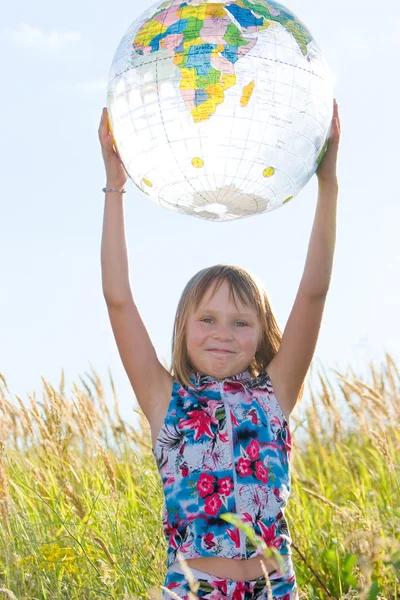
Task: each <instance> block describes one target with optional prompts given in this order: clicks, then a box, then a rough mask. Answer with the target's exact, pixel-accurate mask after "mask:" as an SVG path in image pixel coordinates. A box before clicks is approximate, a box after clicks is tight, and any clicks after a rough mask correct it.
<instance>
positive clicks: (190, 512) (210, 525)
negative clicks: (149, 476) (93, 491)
mask: <svg viewBox="0 0 400 600" xmlns="http://www.w3.org/2000/svg"><path fill="white" fill-rule="evenodd" d="M190 380H191V382H192V383H193V386H190V387H187V386H182V385H181V384H179V383H178V382H176V381H174V384H173V389H172V396H171V400H170V404H169V407H168V411H167V414H166V417H165V420H164V423H163V426H162V428H161V431H160V433H159V435H158V438H157V441H156V444H155V448H154V449H153V454H154V457H155V459H156V462H157V467H158V470H159V473H160V476H161V479H162V484H163V489H164V498H165V503H164V508H163V527H164V534H165V537H166V539H167V542H168V557H167V564H168V566H170V565H171V564H172V563H174V562H176V561H177V560H178V557H177V553H178V551H180V552H181V553H182V554H183V556H184V558H185V559H190V558H197V557H204V556H221V557H226V558H236V559H245V558H252V557H254V556H258V555H259V554H261V553H262V549H260V548H257V547H255V546H254V545H253V544H252V543H251V542H250V540H249V539H248V538H247V537H246V536H245V534H244V533H243V532H242V531H241V530H239V529H238V528H237V527H235V526H234V525H233V524H230V523H227V522H226V521H224V520H223V519H220V518H219V517H220V515H221V514H223V513H225V512H231V513H235V514H237V515H238V516H239V517H240V519H241V520H242V521H243V522H245V523H246V524H250V525H251V526H252V528H253V530H254V531H255V533H256V534H257V535H259V536H260V537H262V538H263V540H264V542H265V543H266V544H267V545H268V546H274V547H275V548H276V549H277V550H278V551H279V552H280V554H284V555H290V554H291V548H290V544H291V537H290V533H289V529H288V524H287V522H286V519H285V516H284V508H285V506H286V504H287V501H288V498H289V494H290V453H291V448H292V443H291V434H290V430H289V427H288V423H287V421H286V419H285V416H284V414H283V412H282V409H281V407H280V405H279V403H278V401H277V399H276V397H275V394H274V390H273V387H272V382H271V380H270V378H269V376H268V374H267V373H266V372H263V373H261V374H260V375H259V376H258V377H257V378H255V379H252V378H251V377H250V374H249V372H248V371H244V372H243V373H239V374H238V375H235V376H233V377H229V378H227V379H224V380H221V381H219V380H216V379H214V378H213V377H209V376H208V375H203V374H200V373H192V376H191V378H190Z"/></svg>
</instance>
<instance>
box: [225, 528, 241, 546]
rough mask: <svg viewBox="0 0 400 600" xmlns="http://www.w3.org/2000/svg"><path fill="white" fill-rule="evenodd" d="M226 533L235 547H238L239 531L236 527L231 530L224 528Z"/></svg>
mask: <svg viewBox="0 0 400 600" xmlns="http://www.w3.org/2000/svg"><path fill="white" fill-rule="evenodd" d="M226 532H227V534H228V535H229V537H230V538H231V540H232V542H234V544H235V547H236V548H240V531H239V529H238V528H237V527H235V529H234V530H233V531H232V529H227V530H226Z"/></svg>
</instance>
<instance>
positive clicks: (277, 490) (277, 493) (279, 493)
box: [272, 487, 282, 500]
mask: <svg viewBox="0 0 400 600" xmlns="http://www.w3.org/2000/svg"><path fill="white" fill-rule="evenodd" d="M272 491H273V493H274V494H275V496H276V499H277V500H282V498H281V490H280V489H279V488H277V487H274V488H272Z"/></svg>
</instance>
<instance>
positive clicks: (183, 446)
mask: <svg viewBox="0 0 400 600" xmlns="http://www.w3.org/2000/svg"><path fill="white" fill-rule="evenodd" d="M185 446H186V442H183V444H182V445H181V447H180V448H179V455H180V456H183V453H184V451H185Z"/></svg>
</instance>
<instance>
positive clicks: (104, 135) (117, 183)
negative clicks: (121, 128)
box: [99, 108, 128, 188]
mask: <svg viewBox="0 0 400 600" xmlns="http://www.w3.org/2000/svg"><path fill="white" fill-rule="evenodd" d="M99 140H100V144H101V152H102V155H103V160H104V166H105V168H106V175H107V182H106V187H117V188H121V187H124V185H125V183H126V181H127V179H128V174H127V172H126V171H125V168H124V165H123V164H122V161H121V159H120V157H119V154H118V152H116V150H115V148H114V139H113V136H112V134H111V131H110V127H109V121H108V111H107V109H106V108H103V114H102V115H101V121H100V126H99Z"/></svg>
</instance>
